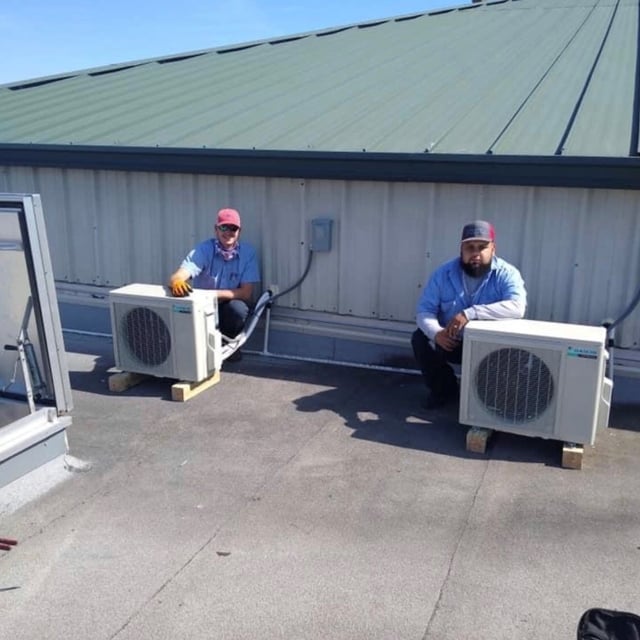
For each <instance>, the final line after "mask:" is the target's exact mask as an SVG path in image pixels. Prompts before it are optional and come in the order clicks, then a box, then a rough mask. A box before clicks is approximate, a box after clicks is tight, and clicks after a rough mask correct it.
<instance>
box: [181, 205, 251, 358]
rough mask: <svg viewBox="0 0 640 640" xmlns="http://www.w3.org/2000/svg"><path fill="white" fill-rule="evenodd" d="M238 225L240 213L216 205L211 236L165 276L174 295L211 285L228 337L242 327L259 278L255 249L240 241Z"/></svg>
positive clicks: (223, 329)
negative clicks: (173, 270) (214, 291)
mask: <svg viewBox="0 0 640 640" xmlns="http://www.w3.org/2000/svg"><path fill="white" fill-rule="evenodd" d="M241 229H242V223H241V221H240V214H239V213H238V212H237V211H236V210H235V209H220V211H218V216H217V218H216V224H215V237H213V238H209V239H208V240H205V241H204V242H201V243H200V244H198V245H197V246H196V247H195V248H194V249H192V250H191V251H190V252H189V254H188V255H187V257H186V258H185V259H184V260H183V261H182V264H181V265H180V267H179V268H178V270H177V271H176V272H175V273H174V274H173V275H172V276H171V278H170V280H169V288H170V289H171V294H172V295H174V296H176V297H182V296H187V295H189V293H190V292H191V291H192V287H195V288H196V289H215V290H216V292H217V296H218V313H219V323H220V331H221V333H222V334H223V335H224V336H227V337H228V338H234V337H235V336H237V335H238V333H240V331H242V327H243V326H244V323H245V320H246V319H247V315H248V314H249V302H250V301H251V297H252V295H253V286H254V284H255V283H257V282H260V270H259V268H258V261H257V259H256V252H255V249H254V248H253V247H252V246H251V245H250V244H247V243H246V242H240V231H241ZM236 353H237V354H239V351H237V352H236Z"/></svg>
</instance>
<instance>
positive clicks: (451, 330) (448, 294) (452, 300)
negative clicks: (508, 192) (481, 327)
mask: <svg viewBox="0 0 640 640" xmlns="http://www.w3.org/2000/svg"><path fill="white" fill-rule="evenodd" d="M526 307H527V293H526V290H525V287H524V281H523V279H522V276H521V275H520V272H519V271H518V269H516V267H514V266H513V265H511V264H509V263H508V262H506V261H505V260H502V258H498V256H496V234H495V230H494V228H493V225H492V224H491V223H489V222H487V221H486V220H475V221H474V222H470V223H468V224H466V225H465V226H464V228H463V229H462V237H461V239H460V256H459V257H458V258H453V259H452V260H449V261H448V262H445V263H444V264H443V265H441V266H440V267H438V268H437V269H436V270H435V271H434V272H433V274H432V275H431V277H430V278H429V281H428V282H427V284H426V285H425V287H424V289H423V292H422V296H421V298H420V300H419V302H418V308H417V313H416V321H417V325H418V329H417V330H416V331H415V332H414V334H413V337H412V339H411V345H412V347H413V353H414V355H415V357H416V360H417V361H418V364H419V365H420V370H421V371H422V376H423V378H424V382H425V385H426V386H427V389H429V391H430V395H429V396H428V397H427V398H426V400H425V402H424V406H425V407H426V408H427V409H437V408H439V407H442V406H444V405H446V404H448V403H450V402H455V401H457V399H458V381H457V379H456V376H455V373H454V371H453V368H452V367H451V366H450V364H449V363H451V362H452V363H457V364H460V362H461V361H462V338H463V335H464V334H463V329H464V326H465V325H466V324H467V322H469V320H497V319H499V318H522V317H523V316H524V312H525V310H526Z"/></svg>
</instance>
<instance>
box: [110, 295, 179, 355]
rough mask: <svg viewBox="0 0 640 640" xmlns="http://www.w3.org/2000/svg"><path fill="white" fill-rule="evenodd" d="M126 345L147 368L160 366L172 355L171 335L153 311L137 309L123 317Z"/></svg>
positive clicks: (143, 308)
mask: <svg viewBox="0 0 640 640" xmlns="http://www.w3.org/2000/svg"><path fill="white" fill-rule="evenodd" d="M121 322H122V325H121V326H122V331H123V335H124V339H125V343H126V345H127V347H128V349H129V351H130V353H131V355H132V356H133V357H135V358H136V359H137V360H138V361H139V362H142V363H143V364H145V365H147V366H154V367H155V366H158V365H160V364H162V363H163V362H165V360H166V359H167V358H168V357H169V354H170V353H171V333H170V332H169V328H168V327H167V325H166V323H165V322H164V320H163V319H162V318H161V317H160V316H159V315H158V314H157V313H156V312H155V311H153V310H152V309H149V308H147V307H135V308H134V309H131V310H130V311H128V312H127V313H125V314H124V315H123V316H122V320H121Z"/></svg>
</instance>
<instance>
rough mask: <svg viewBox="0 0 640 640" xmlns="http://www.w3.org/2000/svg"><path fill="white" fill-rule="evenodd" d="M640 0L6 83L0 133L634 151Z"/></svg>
mask: <svg viewBox="0 0 640 640" xmlns="http://www.w3.org/2000/svg"><path fill="white" fill-rule="evenodd" d="M638 5H639V2H638V0H497V1H494V2H483V3H474V4H468V5H465V6H461V7H458V8H453V9H449V10H441V11H437V12H431V13H421V14H416V15H411V16H402V17H398V18H390V19H388V20H382V21H379V22H375V23H366V24H361V25H352V26H347V27H342V28H337V29H335V30H325V31H320V32H314V33H307V34H300V35H295V36H291V37H290V38H282V39H279V40H275V41H261V42H253V43H247V44H244V45H238V46H236V47H225V48H220V49H211V50H207V51H199V52H194V53H191V54H184V55H182V56H173V57H170V58H159V59H154V60H144V61H139V62H131V63H124V64H121V65H112V66H110V67H105V68H100V69H94V70H85V71H81V72H71V73H69V74H66V75H61V76H56V77H49V78H45V79H39V80H35V81H31V82H22V83H13V84H9V85H3V86H0V143H2V145H3V146H6V145H25V144H28V145H74V146H76V145H87V146H92V147H95V146H99V147H104V146H107V147H110V148H112V149H113V148H114V147H117V148H128V147H134V148H154V149H155V148H160V149H167V148H169V149H171V148H173V149H177V148H181V149H184V148H187V149H212V150H245V151H246V150H249V151H253V150H258V151H274V150H275V151H288V152H355V153H359V154H362V153H363V152H365V153H367V154H368V153H384V154H387V153H391V154H424V153H429V154H453V155H456V156H457V155H460V154H462V155H466V154H472V155H477V154H494V155H500V156H513V155H515V156H523V155H526V156H565V157H566V156H569V157H583V156H592V157H593V156H597V157H612V158H625V157H629V156H635V155H637V154H638V115H639V114H638V111H639V109H640V99H639V95H640V88H639V84H640V80H639V77H640V73H639V70H638V23H639V7H638Z"/></svg>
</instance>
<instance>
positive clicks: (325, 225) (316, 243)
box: [311, 218, 333, 251]
mask: <svg viewBox="0 0 640 640" xmlns="http://www.w3.org/2000/svg"><path fill="white" fill-rule="evenodd" d="M332 225H333V220H332V219H331V218H314V219H313V220H312V221H311V251H331V227H332Z"/></svg>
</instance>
